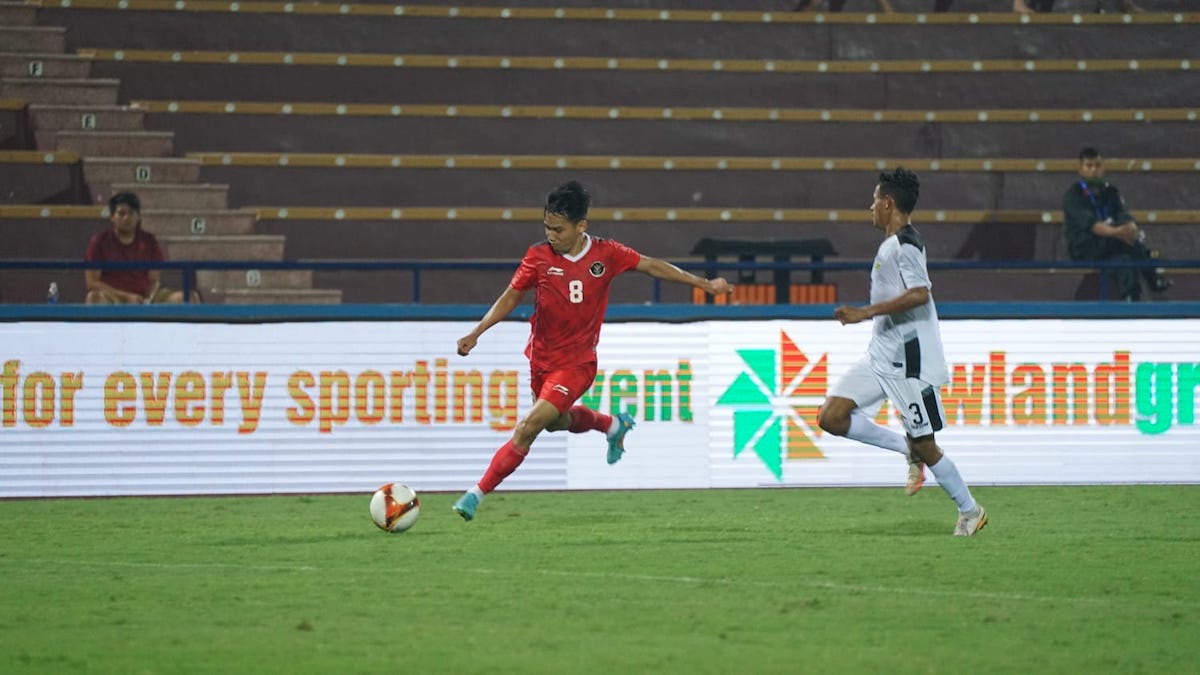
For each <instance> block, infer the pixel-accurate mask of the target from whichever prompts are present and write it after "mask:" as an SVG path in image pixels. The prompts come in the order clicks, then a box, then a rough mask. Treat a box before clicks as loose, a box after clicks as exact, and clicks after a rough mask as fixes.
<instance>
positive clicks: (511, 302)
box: [458, 286, 525, 356]
mask: <svg viewBox="0 0 1200 675" xmlns="http://www.w3.org/2000/svg"><path fill="white" fill-rule="evenodd" d="M524 297H525V291H518V290H517V289H515V288H513V287H512V286H509V287H508V288H506V289H504V292H503V293H501V294H500V297H498V298H496V302H494V303H492V306H491V308H490V309H489V310H488V311H487V314H484V315H483V318H482V319H480V320H479V323H478V324H477V325H476V326H475V329H474V330H472V331H471V332H470V333H467V334H466V335H464V336H462V337H460V338H459V339H458V355H459V356H466V355H467V354H470V353H471V350H472V349H474V348H475V345H476V344H477V343H478V342H479V336H481V335H483V334H484V333H485V332H487V329H489V328H491V327H492V326H495V325H496V324H498V323H500V322H501V321H503V320H504V318H505V317H507V316H508V315H509V314H511V313H512V311H513V310H514V309H516V307H517V305H519V304H521V299H522V298H524Z"/></svg>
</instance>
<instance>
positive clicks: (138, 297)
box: [83, 192, 200, 305]
mask: <svg viewBox="0 0 1200 675" xmlns="http://www.w3.org/2000/svg"><path fill="white" fill-rule="evenodd" d="M108 213H109V217H108V219H109V221H111V222H112V227H110V228H109V229H107V230H105V231H103V232H98V233H96V234H94V235H92V239H91V241H89V242H88V247H87V253H86V254H84V257H83V259H84V260H85V261H87V262H117V261H138V262H158V261H161V260H165V258H164V257H163V252H162V248H160V247H159V245H158V239H156V238H155V237H154V235H153V234H150V233H149V232H147V231H145V230H143V229H142V207H141V202H140V201H139V200H138V197H137V195H135V194H134V193H132V192H119V193H117V194H115V195H113V196H112V198H110V199H109V200H108ZM161 276H162V271H161V270H103V271H102V270H86V271H84V278H85V279H86V281H87V302H88V304H108V305H124V304H149V303H180V302H183V292H182V291H176V290H172V289H170V288H165V287H163V286H161V285H160V284H159V278H160V277H161ZM192 302H200V296H199V294H197V293H195V292H194V291H193V292H192Z"/></svg>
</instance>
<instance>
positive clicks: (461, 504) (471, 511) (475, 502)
mask: <svg viewBox="0 0 1200 675" xmlns="http://www.w3.org/2000/svg"><path fill="white" fill-rule="evenodd" d="M450 508H451V509H453V510H454V512H455V513H457V514H458V515H460V516H462V519H463V520H471V519H472V518H474V517H475V509H477V508H479V498H478V497H476V496H475V495H474V494H473V493H471V492H464V493H463V496H461V497H459V498H458V501H456V502H454V506H451V507H450Z"/></svg>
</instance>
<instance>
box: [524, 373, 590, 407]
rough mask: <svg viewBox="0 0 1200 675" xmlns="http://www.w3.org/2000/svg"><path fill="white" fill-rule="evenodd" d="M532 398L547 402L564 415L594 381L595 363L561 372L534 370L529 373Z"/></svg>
mask: <svg viewBox="0 0 1200 675" xmlns="http://www.w3.org/2000/svg"><path fill="white" fill-rule="evenodd" d="M530 379H531V384H532V386H531V387H530V388H531V389H533V397H534V398H535V399H541V400H543V401H548V402H549V403H550V404H551V405H553V406H554V407H555V408H557V409H558V412H560V413H565V412H566V411H567V410H568V409H570V407H571V405H572V404H574V403H575V401H578V400H579V397H580V396H583V393H584V392H585V391H587V390H588V389H591V388H592V385H593V384H594V383H595V381H596V363H595V362H594V361H593V362H592V363H585V364H583V365H579V366H575V367H572V368H564V369H562V370H535V371H532V372H531V373H530Z"/></svg>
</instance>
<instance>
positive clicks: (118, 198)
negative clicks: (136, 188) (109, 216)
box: [108, 192, 142, 213]
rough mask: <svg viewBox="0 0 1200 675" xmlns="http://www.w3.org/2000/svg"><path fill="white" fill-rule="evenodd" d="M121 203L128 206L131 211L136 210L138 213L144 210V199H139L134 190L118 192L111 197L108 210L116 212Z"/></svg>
mask: <svg viewBox="0 0 1200 675" xmlns="http://www.w3.org/2000/svg"><path fill="white" fill-rule="evenodd" d="M121 204H124V205H125V206H128V207H129V209H130V210H131V211H135V212H137V213H141V212H142V200H140V199H138V196H137V195H135V194H133V193H132V192H118V193H117V194H115V195H113V196H111V197H109V198H108V212H109V213H116V212H117V207H118V206H120V205H121Z"/></svg>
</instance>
